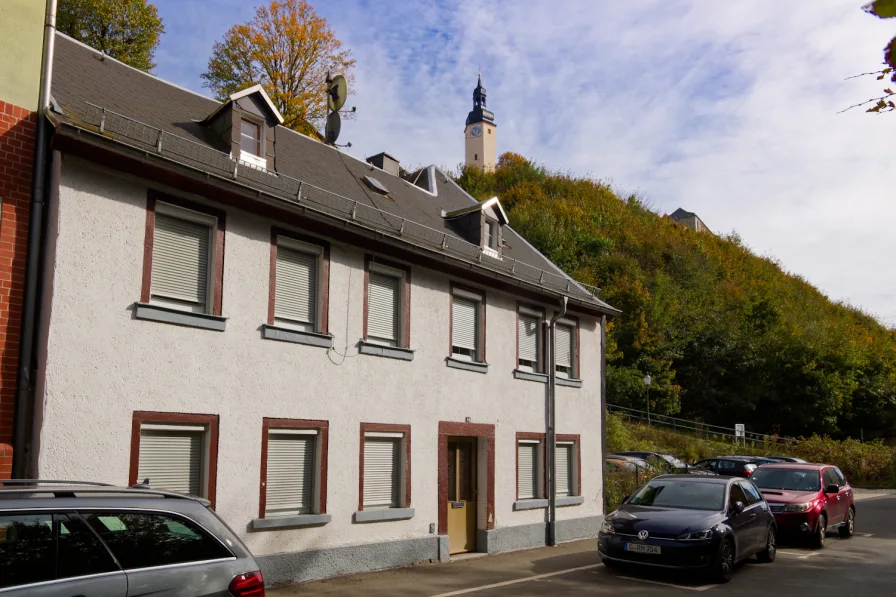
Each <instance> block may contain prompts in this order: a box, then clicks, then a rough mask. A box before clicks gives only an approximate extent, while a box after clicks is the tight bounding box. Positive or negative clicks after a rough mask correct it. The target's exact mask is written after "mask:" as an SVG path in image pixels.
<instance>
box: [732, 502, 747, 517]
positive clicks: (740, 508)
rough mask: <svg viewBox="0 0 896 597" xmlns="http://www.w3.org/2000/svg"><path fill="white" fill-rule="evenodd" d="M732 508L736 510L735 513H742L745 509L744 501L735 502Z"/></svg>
mask: <svg viewBox="0 0 896 597" xmlns="http://www.w3.org/2000/svg"><path fill="white" fill-rule="evenodd" d="M731 509H732V510H734V513H735V514H740V513H741V512H743V511H744V503H743V502H734V505H733V506H731Z"/></svg>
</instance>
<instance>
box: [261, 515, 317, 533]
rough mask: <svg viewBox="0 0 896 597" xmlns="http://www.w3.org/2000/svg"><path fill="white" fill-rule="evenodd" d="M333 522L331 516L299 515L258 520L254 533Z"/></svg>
mask: <svg viewBox="0 0 896 597" xmlns="http://www.w3.org/2000/svg"><path fill="white" fill-rule="evenodd" d="M330 520H332V516H330V515H329V514H299V515H298V516H284V517H282V518H256V519H255V520H253V521H252V530H253V531H263V530H266V529H286V528H294V527H310V526H321V525H325V524H327V523H328V522H330Z"/></svg>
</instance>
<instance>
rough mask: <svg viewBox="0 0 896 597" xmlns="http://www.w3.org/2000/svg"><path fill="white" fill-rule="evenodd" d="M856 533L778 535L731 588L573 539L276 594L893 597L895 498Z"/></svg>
mask: <svg viewBox="0 0 896 597" xmlns="http://www.w3.org/2000/svg"><path fill="white" fill-rule="evenodd" d="M856 511H857V516H856V536H855V537H853V538H852V539H840V538H839V536H838V535H837V533H836V532H833V533H829V535H828V540H827V542H826V546H825V548H824V549H822V550H817V551H816V550H812V549H809V548H808V547H807V546H804V545H801V544H799V543H797V544H788V543H786V542H779V543H780V544H779V550H778V557H777V559H776V560H775V562H774V563H772V564H759V563H758V562H756V561H755V560H748V561H747V562H745V563H743V564H741V565H740V566H738V568H737V570H736V571H735V574H734V578H733V579H732V580H731V582H730V583H728V584H726V585H713V584H706V583H705V582H704V581H703V580H702V579H701V578H700V577H697V576H695V575H693V574H691V575H688V574H673V573H668V572H663V573H656V572H646V573H645V572H640V571H632V570H628V571H624V572H616V571H611V570H608V569H607V568H605V567H604V566H602V565H601V564H600V563H599V560H598V559H597V553H596V550H595V541H594V540H587V541H577V542H574V543H568V544H564V545H561V546H558V547H554V548H542V549H533V550H530V551H524V552H516V553H511V554H503V555H497V556H489V557H473V558H470V559H457V558H455V560H454V561H452V562H451V563H450V564H442V565H422V566H415V567H411V568H402V569H398V570H389V571H384V572H374V573H368V574H359V575H354V576H347V577H342V578H336V579H330V580H326V581H320V582H314V583H304V584H297V585H291V586H287V587H280V588H275V589H272V590H270V591H268V595H269V596H270V597H287V596H290V597H291V596H298V595H303V596H305V595H358V594H363V595H364V596H365V597H379V596H386V595H390V596H391V595H403V596H417V595H419V596H421V597H422V596H431V597H432V596H437V597H451V596H454V595H470V596H471V597H484V596H489V595H496V596H508V597H509V596H513V597H524V596H528V595H552V596H553V595H557V596H564V595H583V594H587V595H607V596H611V595H612V596H613V597H617V596H620V595H622V596H625V595H693V594H694V593H706V594H708V595H713V594H716V595H722V594H724V595H744V596H746V595H750V596H755V595H757V594H764V595H781V596H788V597H790V596H794V597H798V596H803V595H805V596H812V597H822V596H827V595H830V596H834V595H836V596H837V597H851V596H853V595H859V596H861V597H873V596H878V595H888V596H894V595H896V495H888V496H883V497H874V498H870V499H864V500H862V501H860V502H857V504H856Z"/></svg>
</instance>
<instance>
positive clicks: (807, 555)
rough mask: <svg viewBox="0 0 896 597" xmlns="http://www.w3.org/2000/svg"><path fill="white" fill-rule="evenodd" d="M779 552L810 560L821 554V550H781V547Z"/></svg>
mask: <svg viewBox="0 0 896 597" xmlns="http://www.w3.org/2000/svg"><path fill="white" fill-rule="evenodd" d="M778 553H779V554H782V555H785V556H797V557H798V558H799V559H800V560H808V559H809V558H814V557H815V556H820V555H821V552H820V551H781V550H780V549H779V550H778Z"/></svg>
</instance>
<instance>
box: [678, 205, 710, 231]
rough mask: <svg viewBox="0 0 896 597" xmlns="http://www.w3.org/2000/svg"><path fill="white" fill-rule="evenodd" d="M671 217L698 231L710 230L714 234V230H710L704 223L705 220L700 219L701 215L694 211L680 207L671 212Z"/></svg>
mask: <svg viewBox="0 0 896 597" xmlns="http://www.w3.org/2000/svg"><path fill="white" fill-rule="evenodd" d="M669 217H670V218H672V219H673V220H674V221H676V222H678V223H679V224H684V225H685V226H687V227H688V228H690V229H691V230H694V231H696V232H709V233H710V234H712V230H710V229H709V227H708V226H707V225H706V224H704V223H703V220H701V219H700V216H698V215H697V214H695V213H694V212H690V211H685V210H683V209H682V208H680V207H679V208H678V209H676V210H675V211H673V212H672V213H671V214H669Z"/></svg>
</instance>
